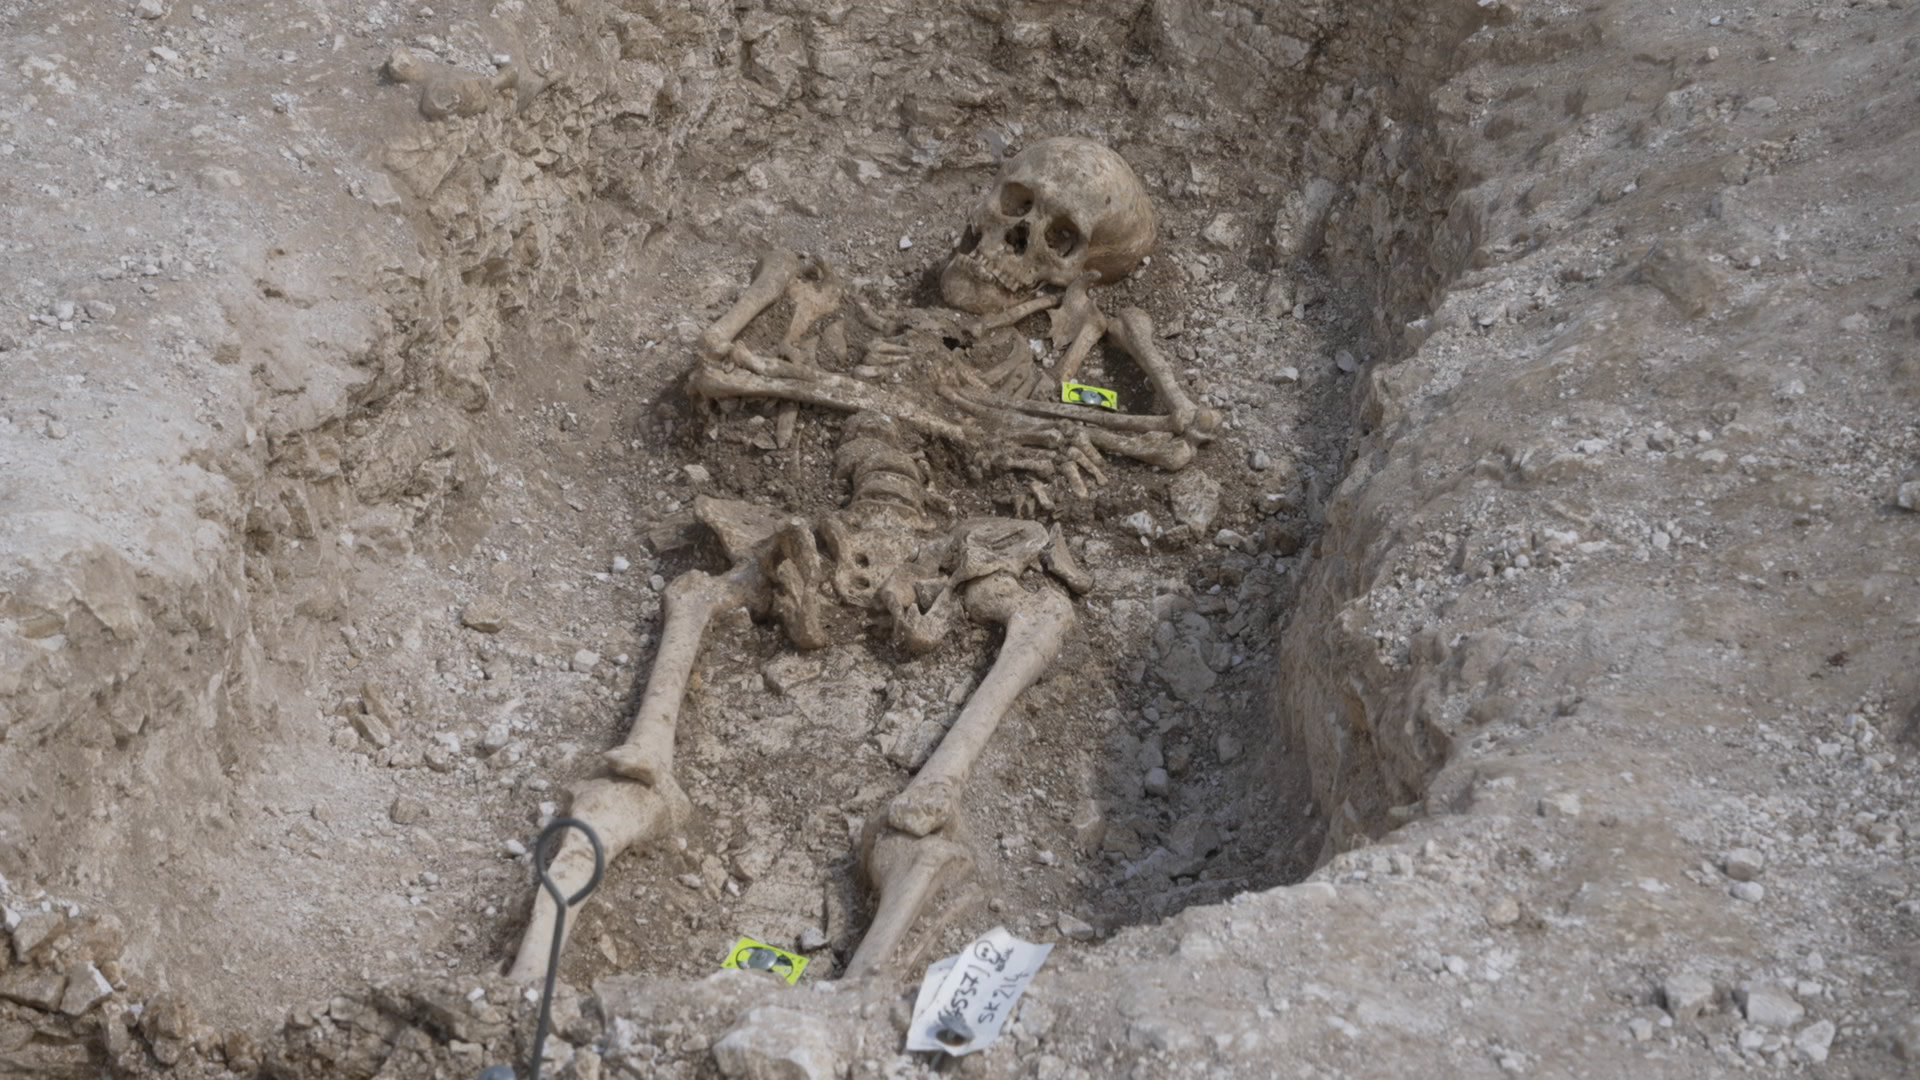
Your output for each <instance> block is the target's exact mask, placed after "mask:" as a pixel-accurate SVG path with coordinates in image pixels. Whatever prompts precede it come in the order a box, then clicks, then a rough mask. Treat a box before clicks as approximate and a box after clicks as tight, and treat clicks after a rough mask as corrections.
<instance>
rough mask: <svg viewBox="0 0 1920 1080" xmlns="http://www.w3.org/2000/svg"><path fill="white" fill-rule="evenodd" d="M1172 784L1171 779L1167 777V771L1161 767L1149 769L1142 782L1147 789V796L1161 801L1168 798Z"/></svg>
mask: <svg viewBox="0 0 1920 1080" xmlns="http://www.w3.org/2000/svg"><path fill="white" fill-rule="evenodd" d="M1171 782H1172V781H1171V778H1170V777H1168V776H1167V770H1165V769H1163V768H1159V767H1155V768H1151V769H1148V770H1147V775H1146V777H1145V778H1144V779H1142V780H1141V783H1142V784H1143V785H1144V786H1145V787H1146V789H1147V794H1149V795H1152V796H1154V797H1155V798H1161V799H1164V798H1166V797H1167V792H1168V790H1169V789H1170V785H1171Z"/></svg>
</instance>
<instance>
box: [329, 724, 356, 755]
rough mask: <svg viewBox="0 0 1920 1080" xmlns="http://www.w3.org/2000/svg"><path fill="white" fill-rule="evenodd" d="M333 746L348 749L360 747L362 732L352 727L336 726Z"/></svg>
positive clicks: (338, 748)
mask: <svg viewBox="0 0 1920 1080" xmlns="http://www.w3.org/2000/svg"><path fill="white" fill-rule="evenodd" d="M333 748H334V749H336V750H346V751H354V750H358V749H360V733H359V732H357V731H355V730H353V729H352V728H351V727H343V728H335V729H334V731H333Z"/></svg>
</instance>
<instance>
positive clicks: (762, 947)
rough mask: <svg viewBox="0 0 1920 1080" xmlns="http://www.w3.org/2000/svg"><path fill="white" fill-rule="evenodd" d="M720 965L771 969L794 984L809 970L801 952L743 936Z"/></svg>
mask: <svg viewBox="0 0 1920 1080" xmlns="http://www.w3.org/2000/svg"><path fill="white" fill-rule="evenodd" d="M720 966H721V967H723V968H738V969H740V970H742V971H771V972H773V973H774V974H775V975H778V976H780V977H781V978H782V979H785V980H786V981H787V985H788V986H792V985H794V984H796V983H798V982H799V981H800V973H801V972H803V971H805V970H807V958H806V957H804V956H801V955H800V954H799V953H790V952H788V951H787V950H785V949H776V948H774V947H773V946H771V945H769V944H767V943H766V942H764V941H755V940H753V939H752V938H750V937H743V938H741V939H740V940H739V941H736V942H734V945H733V951H732V952H731V953H728V954H727V962H726V963H724V964H721V965H720Z"/></svg>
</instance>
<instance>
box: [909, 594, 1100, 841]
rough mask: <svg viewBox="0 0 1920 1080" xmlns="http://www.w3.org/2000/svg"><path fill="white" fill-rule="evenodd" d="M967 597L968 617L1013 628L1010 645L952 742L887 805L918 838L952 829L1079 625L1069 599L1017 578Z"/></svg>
mask: <svg viewBox="0 0 1920 1080" xmlns="http://www.w3.org/2000/svg"><path fill="white" fill-rule="evenodd" d="M966 596H967V613H968V614H969V615H972V616H973V617H974V618H977V619H980V620H982V621H987V622H997V623H1003V624H1005V625H1006V628H1007V633H1006V640H1005V641H1003V642H1002V643H1001V645H1000V652H999V654H998V655H997V656H996V657H995V658H994V661H993V667H992V668H991V669H990V670H989V671H988V672H987V677H986V678H985V679H983V680H981V682H980V687H979V689H977V690H975V691H974V692H973V696H972V697H970V698H968V699H967V704H966V707H965V708H963V709H961V710H960V717H959V719H957V720H955V721H954V722H953V727H952V728H951V729H949V730H948V731H947V735H946V738H944V739H942V740H940V745H939V747H938V748H936V749H935V750H934V752H933V756H932V757H931V758H928V759H927V763H926V764H925V765H924V766H922V767H921V769H920V773H919V775H917V776H915V777H914V778H913V782H912V783H910V784H908V785H907V788H906V790H905V791H902V792H901V793H900V794H899V795H896V796H894V798H893V801H892V802H891V803H889V804H888V805H887V822H888V824H890V825H892V826H893V827H894V828H896V829H899V830H900V831H902V832H905V833H908V834H910V835H913V836H926V835H927V834H928V833H931V832H933V831H934V830H936V829H938V828H940V826H942V825H943V824H945V823H946V822H947V820H948V818H949V817H950V816H951V815H952V812H953V805H954V800H955V799H956V797H957V796H958V794H959V791H960V789H961V788H962V787H963V786H965V784H966V778H967V773H968V772H969V771H970V770H971V769H972V768H973V763H974V761H975V759H977V758H978V757H979V756H980V752H981V751H982V750H984V749H986V745H987V740H988V739H991V738H992V737H993V733H994V731H996V730H998V728H999V727H1000V720H1001V718H1002V717H1004V716H1006V714H1007V710H1008V709H1010V708H1012V707H1013V702H1014V699H1015V698H1017V697H1019V696H1020V693H1021V691H1023V690H1025V689H1026V688H1027V687H1029V686H1032V685H1033V684H1034V682H1035V681H1036V680H1038V679H1039V678H1040V675H1041V673H1042V672H1044V671H1046V669H1047V665H1049V664H1051V663H1053V658H1054V657H1055V656H1058V655H1059V654H1060V648H1061V646H1062V645H1063V644H1064V643H1065V642H1066V637H1067V630H1068V629H1069V628H1070V627H1071V626H1072V625H1073V605H1072V604H1071V603H1069V602H1068V601H1067V598H1066V597H1064V596H1061V595H1060V594H1059V593H1058V592H1055V591H1054V590H1052V589H1042V590H1041V591H1039V592H1037V593H1030V592H1028V591H1026V590H1025V589H1023V588H1021V587H1020V583H1019V582H1018V581H1017V580H1015V579H1014V577H1013V575H1012V574H1006V573H1000V574H993V575H991V576H989V577H984V578H980V579H978V580H976V581H974V582H972V583H970V584H969V585H968V586H967V594H966Z"/></svg>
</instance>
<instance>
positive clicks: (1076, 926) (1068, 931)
mask: <svg viewBox="0 0 1920 1080" xmlns="http://www.w3.org/2000/svg"><path fill="white" fill-rule="evenodd" d="M1056 923H1057V925H1058V926H1059V927H1060V936H1061V937H1063V938H1066V939H1067V940H1068V941H1092V940H1093V924H1092V923H1089V922H1087V921H1086V920H1085V919H1079V918H1075V917H1074V916H1072V915H1069V914H1068V913H1066V912H1064V911H1063V912H1061V913H1060V918H1059V919H1058V920H1056Z"/></svg>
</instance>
